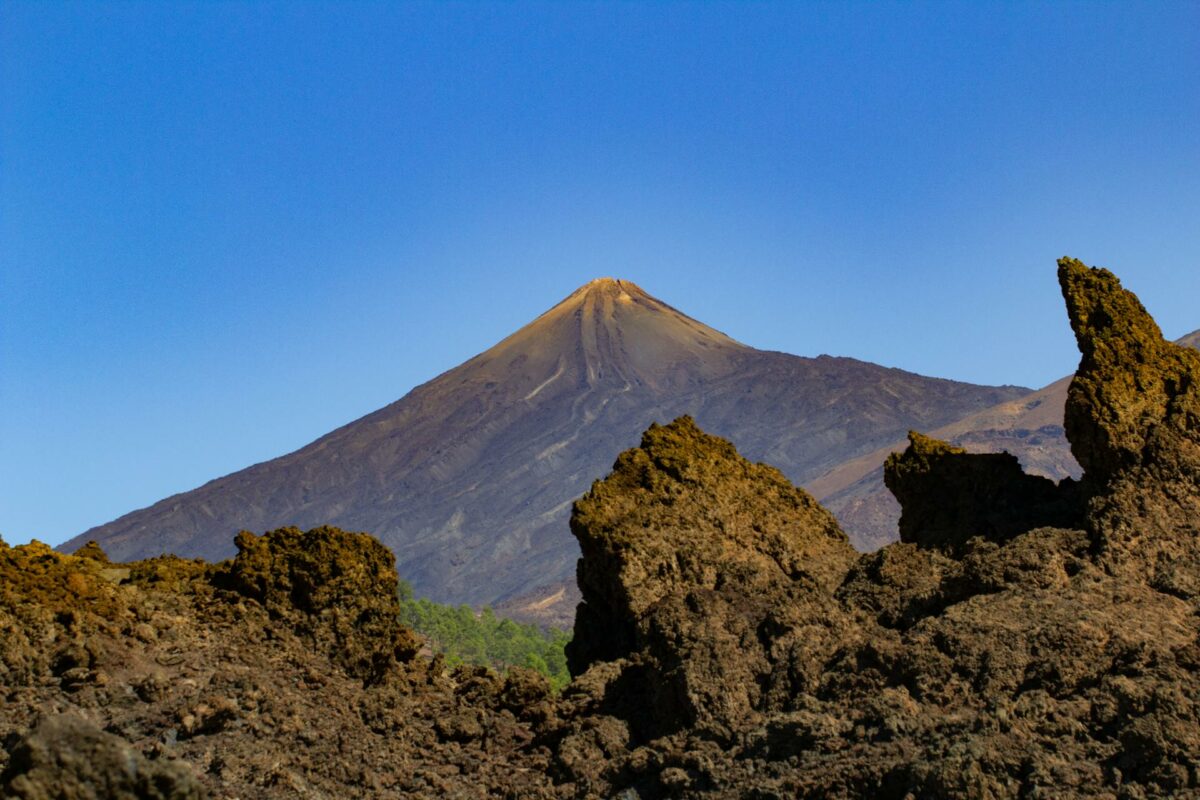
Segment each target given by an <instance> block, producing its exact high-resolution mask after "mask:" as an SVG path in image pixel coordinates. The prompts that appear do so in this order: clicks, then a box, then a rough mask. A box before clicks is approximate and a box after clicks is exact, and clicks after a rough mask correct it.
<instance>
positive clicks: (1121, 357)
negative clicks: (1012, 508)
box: [1058, 258, 1200, 599]
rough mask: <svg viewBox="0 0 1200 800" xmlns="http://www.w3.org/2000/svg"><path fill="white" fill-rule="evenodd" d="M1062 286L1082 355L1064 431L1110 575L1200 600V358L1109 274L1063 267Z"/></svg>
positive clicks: (1065, 262)
mask: <svg viewBox="0 0 1200 800" xmlns="http://www.w3.org/2000/svg"><path fill="white" fill-rule="evenodd" d="M1058 276H1059V282H1060V283H1061V285H1062V291H1063V298H1064V299H1065V300H1066V304H1067V311H1068V314H1069V315H1070V319H1071V327H1072V328H1073V329H1074V331H1075V338H1076V340H1077V341H1078V343H1079V350H1080V352H1081V353H1082V358H1081V360H1080V363H1079V369H1078V370H1077V371H1076V373H1075V378H1074V379H1073V380H1072V381H1071V386H1070V389H1069V390H1068V392H1067V408H1066V428H1067V436H1068V438H1069V439H1070V440H1071V450H1072V452H1073V453H1074V454H1075V457H1076V458H1077V459H1078V460H1079V463H1080V464H1082V465H1083V467H1084V478H1083V484H1084V489H1085V490H1086V492H1087V493H1088V495H1089V496H1090V498H1091V500H1090V503H1089V507H1088V520H1087V525H1088V529H1089V530H1090V531H1091V532H1092V533H1093V535H1094V536H1095V538H1096V542H1097V545H1098V546H1100V547H1101V548H1102V549H1103V551H1104V554H1105V557H1106V559H1107V562H1108V563H1109V564H1110V567H1112V568H1115V569H1120V568H1122V566H1123V565H1129V566H1130V567H1131V568H1133V569H1135V570H1142V569H1149V570H1151V572H1152V582H1153V584H1154V585H1155V586H1156V587H1157V588H1159V589H1161V590H1163V591H1168V592H1171V593H1173V594H1176V595H1178V596H1180V597H1184V598H1189V599H1196V598H1200V353H1198V352H1196V351H1195V350H1193V349H1191V348H1189V347H1184V346H1181V345H1177V344H1174V343H1171V342H1168V341H1166V340H1165V339H1163V337H1162V333H1161V332H1160V330H1159V328H1158V325H1157V324H1156V323H1155V322H1154V320H1153V319H1152V318H1151V317H1150V315H1149V314H1148V313H1147V312H1146V310H1145V308H1143V307H1142V304H1141V303H1140V302H1139V301H1138V299H1137V297H1136V296H1134V295H1133V293H1131V292H1129V291H1127V290H1125V289H1123V288H1122V287H1121V283H1120V281H1119V280H1117V278H1116V276H1114V275H1113V274H1112V273H1111V272H1109V271H1108V270H1105V269H1096V268H1089V267H1087V266H1085V265H1084V264H1082V263H1080V262H1079V261H1076V260H1074V259H1070V258H1064V259H1060V260H1059V264H1058Z"/></svg>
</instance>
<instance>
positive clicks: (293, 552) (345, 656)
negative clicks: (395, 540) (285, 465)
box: [218, 527, 419, 681]
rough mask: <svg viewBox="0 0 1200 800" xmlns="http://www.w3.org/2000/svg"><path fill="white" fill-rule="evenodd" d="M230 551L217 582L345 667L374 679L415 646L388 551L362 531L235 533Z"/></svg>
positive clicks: (327, 529) (413, 651)
mask: <svg viewBox="0 0 1200 800" xmlns="http://www.w3.org/2000/svg"><path fill="white" fill-rule="evenodd" d="M235 543H236V545H237V548H238V555H237V557H236V558H234V559H233V561H232V562H229V563H228V565H227V566H226V567H225V569H224V570H223V572H222V573H221V574H219V575H218V581H219V582H220V583H223V584H224V585H227V586H229V587H230V588H231V589H233V590H235V591H237V592H239V593H241V594H243V595H245V596H247V597H250V598H253V599H254V600H257V601H258V602H260V603H262V605H263V606H264V607H265V608H266V609H267V611H268V612H270V613H271V614H272V616H275V617H280V618H286V619H292V620H295V621H296V624H297V625H298V628H299V629H300V630H301V631H302V632H303V633H305V634H306V635H309V636H312V637H313V638H315V639H317V640H319V641H321V643H322V644H323V645H324V646H326V647H328V648H329V651H330V652H331V653H333V654H335V658H336V660H337V661H338V662H339V663H341V664H342V665H343V666H344V667H345V668H346V670H347V671H348V672H349V673H350V674H352V675H355V676H357V677H360V678H363V679H364V680H367V681H373V680H377V679H378V678H379V676H380V675H381V674H382V673H383V672H385V671H386V670H387V669H388V668H389V666H390V665H391V664H392V663H393V662H394V661H396V660H397V659H398V660H408V659H410V658H412V657H413V656H414V655H415V654H416V652H417V650H418V649H419V646H418V644H417V641H416V638H415V637H414V636H413V634H412V631H410V630H409V629H408V628H407V627H405V626H404V625H403V624H402V623H401V622H400V605H399V601H398V600H397V595H396V590H397V586H398V580H397V577H396V569H395V557H394V556H393V555H392V554H391V552H390V551H389V550H388V549H387V548H386V547H384V546H383V545H381V544H380V543H379V542H378V541H377V540H375V539H373V538H372V537H370V536H368V535H367V534H365V533H347V532H345V531H341V530H339V529H337V528H331V527H321V528H314V529H313V530H310V531H307V532H302V531H300V530H299V529H298V528H280V529H278V530H274V531H271V532H269V533H266V534H264V535H262V536H255V535H254V534H252V533H250V532H248V531H242V532H241V533H239V534H238V536H237V539H236V542H235Z"/></svg>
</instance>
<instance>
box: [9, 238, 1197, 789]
mask: <svg viewBox="0 0 1200 800" xmlns="http://www.w3.org/2000/svg"><path fill="white" fill-rule="evenodd" d="M1059 274H1060V278H1061V283H1062V288H1063V295H1064V298H1065V300H1066V305H1067V311H1068V315H1069V317H1070V321H1071V326H1072V328H1073V329H1074V331H1075V333H1076V336H1077V339H1078V343H1079V348H1080V350H1081V352H1082V355H1083V357H1082V361H1081V363H1080V367H1079V370H1078V373H1077V375H1076V377H1075V379H1074V381H1073V382H1072V384H1071V388H1070V391H1069V393H1068V399H1067V413H1066V419H1065V427H1066V431H1067V435H1068V437H1069V439H1070V441H1071V445H1072V451H1073V453H1074V456H1075V457H1076V458H1077V459H1078V462H1079V463H1080V464H1081V465H1082V467H1083V469H1084V474H1083V476H1082V478H1081V479H1080V480H1079V481H1073V480H1066V481H1063V482H1061V483H1054V482H1052V481H1050V480H1047V479H1045V478H1042V477H1039V476H1033V475H1027V474H1025V473H1023V472H1022V471H1021V468H1020V466H1019V464H1018V463H1017V461H1016V459H1015V458H1013V457H1011V456H1007V455H1005V454H971V453H967V452H964V451H962V450H960V449H958V448H956V447H952V446H950V445H948V444H946V443H944V442H940V441H937V440H935V439H931V438H928V437H925V436H922V435H921V434H918V433H914V434H912V435H911V437H910V445H909V448H908V450H907V451H906V452H904V453H903V454H900V455H897V456H895V457H893V458H892V459H890V460H889V462H888V464H887V467H886V472H885V476H886V480H887V482H888V485H889V487H890V488H891V489H892V490H893V492H894V493H895V495H896V497H897V499H898V501H899V502H900V505H901V507H902V510H903V515H902V518H901V530H900V532H901V539H902V541H901V542H900V543H897V544H893V545H889V546H887V547H884V548H883V549H881V550H879V551H877V552H875V553H871V554H867V555H860V554H858V553H856V552H855V551H854V550H853V549H852V548H851V546H850V544H849V541H848V540H847V537H846V536H845V534H844V533H843V532H842V531H841V530H840V529H839V527H838V524H837V522H836V521H835V520H834V518H833V517H832V515H831V514H830V513H829V512H828V511H826V510H825V509H823V508H822V507H821V506H820V505H818V504H817V502H816V501H815V500H813V499H812V498H811V497H810V496H809V495H808V494H806V493H805V492H804V491H802V490H800V489H798V488H796V487H794V486H793V485H792V484H791V483H789V482H788V480H787V479H786V478H785V477H784V476H783V474H782V473H780V472H779V471H777V470H776V469H774V468H772V467H769V466H765V465H762V464H753V463H750V462H748V461H746V460H745V459H743V458H742V457H741V456H739V455H738V453H737V451H736V450H735V449H734V447H733V445H732V444H730V443H729V442H727V441H725V440H723V439H719V438H717V437H713V436H709V435H707V434H705V433H704V432H702V431H701V430H700V429H699V428H698V427H697V426H696V425H695V423H694V422H692V421H691V420H690V419H688V418H682V419H679V420H677V421H676V422H674V423H672V424H671V425H667V426H663V427H658V426H655V427H652V428H651V429H650V430H648V431H646V433H645V435H644V436H643V439H642V443H641V446H640V447H637V448H634V449H632V450H629V451H627V452H625V453H623V454H622V455H621V456H620V457H619V458H618V459H617V462H616V464H615V466H614V468H613V471H612V473H611V474H610V475H609V476H608V477H607V478H605V479H604V480H603V481H599V482H597V483H596V484H594V485H593V487H592V489H591V490H590V491H589V492H588V493H587V494H586V495H585V496H584V497H583V498H581V499H580V500H579V501H578V502H577V503H576V504H575V508H574V512H573V515H572V518H571V530H572V532H573V533H574V534H575V536H576V538H577V539H578V541H579V545H580V548H581V550H582V554H583V557H582V558H581V559H580V561H579V570H578V579H579V586H580V589H581V592H582V596H583V601H582V603H581V605H580V608H579V612H578V614H577V617H576V624H575V638H574V640H573V642H572V644H571V645H570V649H569V652H568V656H569V659H570V663H571V669H572V673H573V674H574V675H575V679H574V681H573V682H572V683H571V684H570V685H569V686H568V687H567V688H566V690H564V691H563V692H562V693H561V694H560V695H557V696H555V695H552V694H551V693H550V692H549V691H548V689H547V687H546V685H545V684H544V683H543V682H542V681H541V680H540V679H539V678H537V677H536V676H534V675H532V674H530V673H526V672H522V671H519V670H518V671H514V672H513V673H512V674H511V675H509V676H508V677H506V678H500V677H497V676H495V675H492V674H489V673H487V672H485V671H481V670H475V669H461V668H460V669H457V670H454V671H450V672H448V671H447V670H445V669H444V668H443V665H442V664H441V663H440V662H439V661H438V660H436V659H435V660H433V661H429V660H427V659H425V658H423V657H421V656H420V655H419V654H418V649H419V643H418V642H417V641H416V640H415V639H414V637H413V636H412V634H411V633H410V632H409V631H407V630H406V629H405V628H404V627H403V626H402V625H401V624H400V623H399V621H398V606H397V604H396V602H395V599H394V598H395V589H396V576H395V572H394V569H393V567H392V564H393V562H392V557H391V555H390V554H389V553H388V551H387V550H386V549H385V548H384V547H383V546H381V545H380V544H378V543H377V542H376V541H375V540H373V539H372V538H370V537H369V536H366V535H364V534H352V533H344V532H342V531H339V530H336V529H333V528H317V529H314V530H311V531H308V532H307V533H304V532H301V531H299V530H295V529H282V530H276V531H273V532H271V533H268V534H266V535H264V536H262V537H256V536H253V535H251V534H242V535H240V536H239V537H238V539H237V542H236V545H237V549H238V554H237V556H236V557H235V558H234V559H232V560H231V561H226V562H222V563H219V564H215V565H210V564H206V563H204V562H201V561H185V560H181V559H177V558H172V557H162V558H157V559H151V560H148V561H141V562H136V563H131V564H124V565H114V564H110V563H109V562H108V560H107V559H106V557H105V556H104V554H103V553H102V552H101V551H100V550H99V548H95V547H85V548H84V549H83V550H81V551H80V552H79V553H77V554H75V555H73V556H68V555H62V554H59V553H55V552H53V551H51V550H50V549H49V548H46V547H43V546H40V545H36V544H34V545H29V546H26V547H15V548H7V547H2V548H0V687H2V692H3V694H2V696H0V697H2V700H3V705H2V706H0V742H2V744H3V751H2V752H0V769H2V774H0V793H2V794H3V796H4V797H19V798H51V797H70V798H76V797H78V798H84V797H131V798H132V797H137V798H198V797H205V796H209V797H221V798H233V797H238V798H257V797H312V798H321V797H337V798H340V797H357V796H364V797H406V796H417V797H487V796H492V797H512V798H517V797H563V798H568V797H580V798H588V797H606V798H607V797H617V798H622V799H623V800H634V799H635V798H642V799H645V798H659V797H748V798H785V797H786V798H790V797H812V798H818V797H834V798H897V800H900V799H901V798H920V797H932V798H980V799H981V800H982V799H983V798H1004V797H1021V798H1062V797H1108V798H1130V799H1131V800H1132V799H1133V798H1150V797H1200V707H1198V703H1200V642H1198V639H1197V635H1198V634H1200V622H1198V619H1197V611H1198V610H1200V546H1198V535H1200V353H1197V352H1195V351H1192V350H1189V349H1186V348H1183V347H1180V346H1177V345H1174V344H1171V343H1168V342H1166V341H1164V340H1163V338H1162V336H1161V334H1160V332H1159V330H1158V328H1157V326H1156V325H1155V323H1154V322H1153V320H1152V319H1151V318H1150V316H1149V315H1148V314H1147V313H1146V311H1145V310H1144V309H1143V308H1142V306H1141V304H1140V303H1139V302H1138V301H1137V299H1136V298H1135V297H1134V296H1133V295H1132V294H1130V293H1129V292H1126V291H1124V290H1123V289H1122V288H1121V287H1120V284H1119V283H1118V281H1117V280H1116V278H1115V277H1113V276H1112V274H1110V273H1109V272H1107V271H1104V270H1097V269H1090V268H1088V267H1086V266H1084V265H1083V264H1080V263H1079V262H1077V261H1072V260H1068V259H1064V260H1063V261H1061V262H1060V265H1059Z"/></svg>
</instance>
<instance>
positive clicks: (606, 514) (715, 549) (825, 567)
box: [567, 417, 857, 751]
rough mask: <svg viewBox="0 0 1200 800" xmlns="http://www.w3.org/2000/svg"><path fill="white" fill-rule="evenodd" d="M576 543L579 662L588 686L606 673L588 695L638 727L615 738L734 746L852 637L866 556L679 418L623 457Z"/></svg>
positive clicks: (773, 473) (593, 500)
mask: <svg viewBox="0 0 1200 800" xmlns="http://www.w3.org/2000/svg"><path fill="white" fill-rule="evenodd" d="M571 529H572V531H573V532H574V533H575V536H576V537H577V538H578V539H579V543H580V548H581V549H582V551H583V554H584V555H583V558H582V559H581V560H580V562H579V584H580V590H581V592H582V594H583V601H582V603H580V606H579V610H578V612H577V614H576V622H575V636H574V639H573V641H572V642H571V644H570V645H569V646H568V663H569V665H570V667H571V670H572V673H573V674H576V675H579V674H581V673H583V672H584V671H585V670H587V669H588V667H590V666H592V665H593V664H597V663H599V667H598V670H599V671H598V672H596V674H595V675H592V676H590V677H588V678H584V679H582V680H581V684H582V685H587V684H589V683H596V684H597V686H598V687H599V688H598V690H597V692H598V694H599V695H601V696H604V697H607V698H609V699H610V700H614V702H611V703H609V705H608V707H607V708H606V713H607V712H611V713H612V715H613V716H616V717H618V718H620V719H621V720H622V721H623V722H624V723H627V724H628V726H629V727H628V733H626V734H621V736H619V737H618V738H621V737H627V738H628V739H629V740H630V741H632V742H635V743H636V742H637V741H643V740H645V739H647V738H653V737H654V736H658V735H662V734H666V733H670V732H672V731H677V730H680V729H683V728H689V727H690V728H695V729H703V730H706V731H708V732H709V735H712V736H714V737H716V738H721V737H722V736H725V735H726V734H727V733H728V732H729V731H730V730H732V729H734V728H736V727H737V726H738V725H739V724H740V721H741V720H742V719H744V718H745V717H746V716H747V715H748V714H751V713H753V712H754V711H755V710H756V709H762V708H770V707H776V706H779V705H783V704H786V703H787V700H788V698H789V697H791V696H792V695H793V694H794V693H795V692H796V690H797V688H798V687H799V686H800V685H801V684H804V685H807V686H811V685H815V682H816V681H817V680H818V673H819V664H820V659H821V656H822V655H823V654H825V653H827V651H828V650H830V649H831V648H833V647H834V646H835V642H836V641H837V639H838V637H839V635H840V633H841V629H842V627H843V626H842V624H841V614H840V613H839V612H838V609H837V608H836V603H835V601H834V600H833V591H834V589H836V587H837V586H838V585H839V584H840V583H841V581H842V579H843V577H844V575H845V573H846V570H847V569H848V568H849V566H850V564H851V563H852V562H853V560H854V559H855V558H856V557H857V554H856V553H855V552H854V550H853V548H851V546H850V544H849V542H848V540H847V538H846V536H845V534H844V533H842V531H841V530H840V529H839V527H838V525H837V522H836V521H835V520H834V518H833V517H832V515H830V514H829V512H827V511H825V510H824V509H823V508H821V507H820V505H819V504H817V502H816V501H815V500H813V499H812V498H811V497H810V496H809V495H808V494H807V493H806V492H804V491H803V490H802V489H798V488H796V487H795V486H793V485H792V484H791V483H790V482H789V481H788V480H787V479H786V478H785V477H784V476H783V475H782V474H781V473H780V472H779V471H778V470H775V469H774V468H772V467H768V466H765V465H762V464H752V463H750V462H749V461H746V460H745V459H743V458H742V457H741V456H739V455H738V453H737V451H736V450H735V449H734V447H733V445H731V444H730V443H729V442H727V441H725V440H724V439H721V438H718V437H715V436H710V435H708V434H706V433H704V432H703V431H701V430H700V429H699V428H697V427H696V425H695V423H694V422H693V421H692V420H691V418H689V417H681V418H679V419H677V420H676V421H674V422H673V423H671V424H670V425H666V426H659V425H653V426H651V427H650V429H649V430H647V431H646V433H645V435H644V436H643V438H642V443H641V446H640V447H637V448H634V449H631V450H628V451H626V452H624V453H622V454H621V456H620V457H619V458H618V459H617V461H616V464H615V465H614V468H613V472H612V474H610V475H609V476H608V477H607V478H606V479H605V480H603V481H598V482H597V483H596V484H595V485H593V487H592V489H591V491H589V492H588V493H587V495H585V496H584V497H583V498H581V499H580V500H579V501H578V502H577V503H576V504H575V509H574V512H573V514H572V517H571ZM783 662H787V663H788V664H789V666H788V668H786V669H783V668H779V664H781V663H783ZM609 664H616V666H615V668H613V667H611V666H609ZM602 705H603V704H602ZM588 735H589V736H590V735H591V734H590V733H589V734H588ZM610 737H611V735H610ZM573 741H575V744H574V745H572V747H575V748H577V749H579V750H581V751H586V750H587V748H584V747H582V746H580V745H579V742H578V739H577V738H576V739H575V740H573ZM567 749H568V750H569V749H570V748H567Z"/></svg>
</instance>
